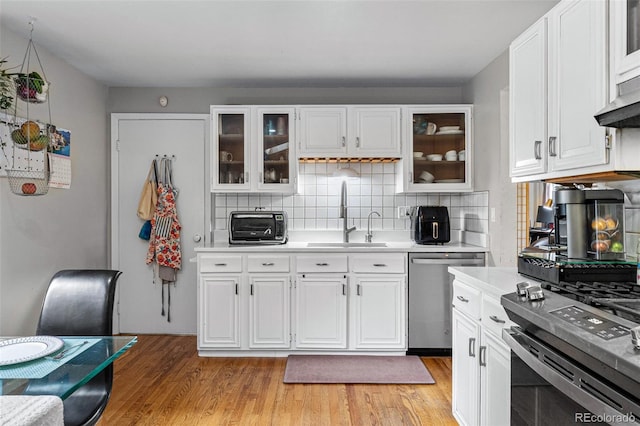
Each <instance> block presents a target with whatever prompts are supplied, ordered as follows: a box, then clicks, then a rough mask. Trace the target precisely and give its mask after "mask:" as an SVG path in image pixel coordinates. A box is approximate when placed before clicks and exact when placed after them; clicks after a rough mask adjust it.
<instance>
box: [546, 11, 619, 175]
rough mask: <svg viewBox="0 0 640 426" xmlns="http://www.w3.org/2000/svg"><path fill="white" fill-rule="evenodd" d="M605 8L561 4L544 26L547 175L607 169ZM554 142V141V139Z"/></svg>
mask: <svg viewBox="0 0 640 426" xmlns="http://www.w3.org/2000/svg"><path fill="white" fill-rule="evenodd" d="M606 19H607V3H606V2H604V1H591V0H582V1H571V2H565V3H561V4H560V5H559V6H558V7H556V8H554V9H553V11H552V13H551V14H550V21H549V41H550V42H549V46H550V51H549V53H550V60H549V87H550V91H549V93H550V96H549V128H548V135H549V138H550V140H549V144H548V145H549V146H548V154H549V171H555V170H568V169H574V168H580V167H586V166H595V165H600V164H606V163H607V161H608V158H607V157H608V156H607V149H606V147H605V145H606V144H605V136H606V128H605V127H601V126H600V125H598V122H597V121H596V120H595V119H594V118H593V116H594V114H596V113H597V112H598V111H599V110H601V109H602V108H604V106H605V105H606V104H607V97H606V94H607V85H606V83H605V82H606V78H607V59H606V52H607V50H606V43H605V41H606V39H607V37H606ZM554 137H555V138H556V140H554V139H553V138H554Z"/></svg>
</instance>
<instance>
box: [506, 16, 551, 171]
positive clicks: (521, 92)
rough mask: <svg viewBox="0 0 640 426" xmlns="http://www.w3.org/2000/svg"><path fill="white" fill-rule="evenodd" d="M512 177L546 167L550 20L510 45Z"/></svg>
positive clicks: (540, 23)
mask: <svg viewBox="0 0 640 426" xmlns="http://www.w3.org/2000/svg"><path fill="white" fill-rule="evenodd" d="M509 58H510V59H509V79H510V82H509V97H510V99H509V103H510V109H509V139H510V147H511V149H510V157H511V176H526V175H533V174H537V173H544V172H546V170H547V156H546V143H545V142H546V136H547V135H546V126H547V123H546V116H547V108H546V106H547V22H546V19H544V18H543V19H541V20H539V21H538V22H537V23H536V24H534V25H533V26H532V27H530V28H529V29H528V30H527V31H525V32H524V33H523V34H522V35H521V36H520V37H518V38H517V39H516V40H515V41H514V42H513V43H511V46H510V48H509Z"/></svg>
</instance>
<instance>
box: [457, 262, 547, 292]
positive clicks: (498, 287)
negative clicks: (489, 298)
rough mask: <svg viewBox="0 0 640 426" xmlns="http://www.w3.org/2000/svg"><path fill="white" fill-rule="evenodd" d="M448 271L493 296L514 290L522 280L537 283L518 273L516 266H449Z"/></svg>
mask: <svg viewBox="0 0 640 426" xmlns="http://www.w3.org/2000/svg"><path fill="white" fill-rule="evenodd" d="M449 272H450V273H452V274H453V275H455V276H456V278H460V279H461V280H462V281H464V282H466V283H469V284H472V285H474V286H475V287H477V288H478V289H479V290H481V291H483V292H487V293H490V294H492V295H494V296H502V295H503V294H507V293H513V292H514V291H516V284H517V283H519V282H522V281H527V282H530V283H532V284H535V283H538V281H535V280H533V279H531V278H529V277H525V276H523V275H520V274H519V273H518V268H516V267H495V266H488V267H482V268H478V267H449Z"/></svg>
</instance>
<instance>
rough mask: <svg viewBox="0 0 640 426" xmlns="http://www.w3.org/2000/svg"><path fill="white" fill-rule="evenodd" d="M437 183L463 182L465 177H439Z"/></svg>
mask: <svg viewBox="0 0 640 426" xmlns="http://www.w3.org/2000/svg"><path fill="white" fill-rule="evenodd" d="M435 182H436V183H462V182H464V179H438V180H436V181H435Z"/></svg>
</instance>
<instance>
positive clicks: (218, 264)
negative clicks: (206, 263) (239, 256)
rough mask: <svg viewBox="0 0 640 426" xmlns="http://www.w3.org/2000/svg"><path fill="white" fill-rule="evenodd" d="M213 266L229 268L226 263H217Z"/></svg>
mask: <svg viewBox="0 0 640 426" xmlns="http://www.w3.org/2000/svg"><path fill="white" fill-rule="evenodd" d="M213 266H227V264H226V263H215V264H214V265H213Z"/></svg>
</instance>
